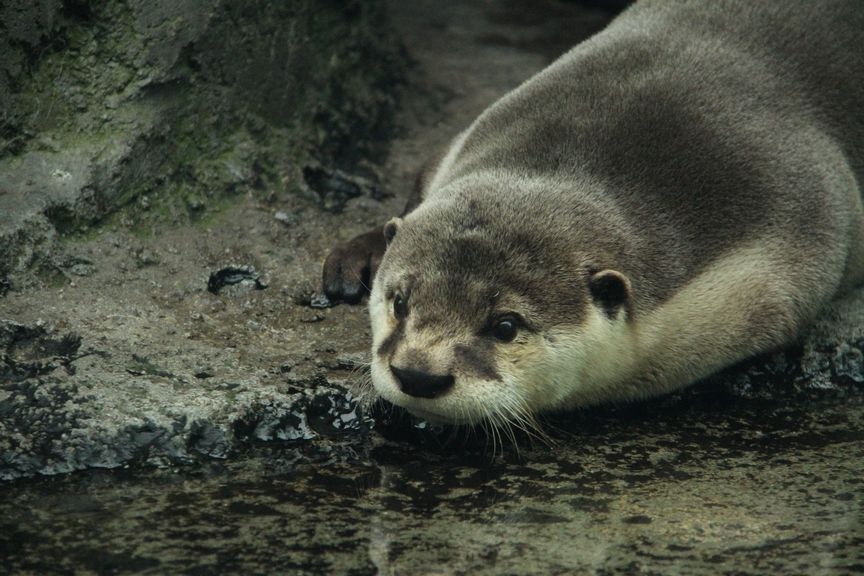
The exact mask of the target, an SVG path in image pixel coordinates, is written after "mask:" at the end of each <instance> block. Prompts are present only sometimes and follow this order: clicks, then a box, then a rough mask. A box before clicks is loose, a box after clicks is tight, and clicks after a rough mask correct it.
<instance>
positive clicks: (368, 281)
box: [322, 154, 441, 304]
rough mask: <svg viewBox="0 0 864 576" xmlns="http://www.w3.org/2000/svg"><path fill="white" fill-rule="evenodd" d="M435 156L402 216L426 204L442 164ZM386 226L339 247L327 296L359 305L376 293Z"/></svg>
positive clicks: (327, 276) (327, 274)
mask: <svg viewBox="0 0 864 576" xmlns="http://www.w3.org/2000/svg"><path fill="white" fill-rule="evenodd" d="M440 158H441V154H438V155H436V156H434V157H433V158H432V159H431V160H429V161H428V162H426V163H425V164H424V165H423V167H422V168H421V169H420V170H419V171H418V173H417V176H416V177H415V179H414V186H413V187H412V188H411V193H410V194H409V196H408V201H407V202H406V204H405V210H403V211H402V216H405V215H407V214H408V213H410V212H411V211H412V210H414V208H416V207H417V206H418V205H419V204H420V203H421V202H422V201H423V196H424V191H425V189H426V185H427V183H428V180H429V178H430V177H431V174H432V172H433V170H434V169H435V167H436V166H437V165H438V162H439V161H440ZM385 235H386V226H383V225H382V226H381V227H379V228H373V229H372V230H370V231H369V232H365V233H363V234H360V235H359V236H355V237H354V238H352V239H351V240H348V241H347V242H343V243H341V244H339V245H337V246H336V247H335V248H333V250H331V251H330V254H328V255H327V259H326V260H325V261H324V271H323V275H322V276H323V278H322V284H323V289H324V294H326V295H327V297H328V298H330V299H331V300H342V301H343V302H348V303H349V304H357V303H358V302H360V300H362V299H363V295H364V294H367V293H369V291H370V290H372V281H373V280H374V279H375V273H376V272H377V271H378V265H379V264H380V263H381V258H382V257H383V256H384V251H385V250H386V249H387V239H386V237H385Z"/></svg>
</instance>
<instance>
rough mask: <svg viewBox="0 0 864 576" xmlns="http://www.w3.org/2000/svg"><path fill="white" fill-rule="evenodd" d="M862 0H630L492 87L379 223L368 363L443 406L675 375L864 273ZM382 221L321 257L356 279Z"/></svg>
mask: <svg viewBox="0 0 864 576" xmlns="http://www.w3.org/2000/svg"><path fill="white" fill-rule="evenodd" d="M862 62H864V8H862V5H861V4H860V2H859V1H858V0H846V1H844V0H833V1H831V0H829V1H825V2H818V3H816V2H805V1H801V2H778V3H771V2H738V1H722V0H715V1H712V2H703V1H701V0H693V1H684V0H682V1H671V0H641V1H640V2H638V3H636V4H635V5H634V6H633V7H632V8H630V9H629V10H627V11H625V12H624V13H623V14H622V15H621V16H620V17H619V18H617V19H616V20H615V21H614V22H613V23H612V24H611V25H610V26H609V27H608V28H607V29H606V30H605V31H604V32H602V33H600V34H598V35H597V36H595V37H593V38H591V39H589V40H588V41H586V42H584V43H583V44H581V45H579V46H578V47H576V48H575V49H573V50H572V51H570V52H568V53H567V54H565V55H564V56H563V57H562V58H560V59H559V60H558V61H556V62H555V63H553V64H552V65H551V66H550V67H549V68H547V69H546V70H544V71H542V72H541V73H540V74H538V75H537V76H535V77H534V78H532V79H531V80H529V81H528V82H526V83H525V84H523V85H522V86H521V87H519V88H518V89H517V90H515V91H513V92H511V93H510V94H508V95H506V96H505V97H504V98H502V99H501V100H499V101H498V102H496V103H495V104H493V105H492V106H491V107H490V108H488V109H487V110H486V111H485V112H483V114H481V115H480V117H479V118H478V119H477V120H476V121H475V122H474V123H473V124H472V125H471V126H470V127H469V128H468V129H467V130H466V131H465V132H463V133H462V134H460V135H459V136H458V137H457V138H456V139H455V140H454V141H453V143H452V144H451V145H450V147H449V148H448V149H447V150H446V151H445V153H444V154H443V155H442V157H441V158H440V159H439V160H438V161H437V163H436V164H435V165H434V166H433V168H432V169H431V170H430V171H429V172H428V175H427V177H426V178H425V182H424V183H423V186H422V187H421V193H422V202H421V203H420V204H419V205H418V206H417V207H416V208H414V209H413V210H412V211H410V212H409V213H408V214H407V216H405V217H404V220H399V219H396V220H394V221H392V222H391V223H390V224H388V225H387V226H386V227H385V236H387V238H389V239H390V242H389V247H388V248H387V250H386V253H385V254H384V256H383V259H382V260H381V264H380V268H379V269H378V271H377V275H375V283H374V286H373V290H372V294H371V297H370V301H369V307H370V313H371V317H372V329H373V337H374V346H373V361H372V380H373V384H374V387H375V389H376V390H377V392H378V393H379V394H380V395H381V396H383V397H384V398H385V399H387V400H389V401H391V402H393V403H395V404H399V405H401V406H404V407H406V408H407V409H409V410H410V411H412V412H415V413H416V414H418V415H421V416H424V417H428V418H431V419H437V420H443V421H451V422H475V421H480V420H484V419H489V420H491V421H493V422H495V421H497V420H499V419H501V420H503V419H513V418H516V419H518V418H520V417H522V418H524V417H527V416H530V414H532V413H534V412H537V411H542V410H549V409H556V408H568V407H573V406H580V405H587V404H592V403H596V402H601V401H605V400H617V399H633V398H641V397H645V396H650V395H654V394H658V393H662V392H666V391H669V390H672V389H675V388H678V387H681V386H683V385H686V384H688V383H690V382H692V381H694V380H696V379H698V378H700V377H703V376H705V375H707V374H710V373H711V372H714V371H716V370H718V369H720V368H722V367H724V366H727V365H729V364H731V363H733V362H736V361H738V360H741V359H743V358H745V357H747V356H750V355H752V354H756V353H758V352H762V351H765V350H768V349H771V348H775V347H778V346H781V345H783V344H784V343H787V342H789V341H790V340H791V339H793V338H794V337H795V336H796V334H797V333H798V332H799V330H800V329H801V327H802V326H804V325H806V324H807V322H809V321H810V320H811V319H812V318H813V317H814V315H816V314H817V312H818V311H819V309H820V308H821V307H822V306H823V305H824V304H825V303H826V302H828V301H829V300H830V299H831V298H832V297H834V296H836V295H837V294H839V293H841V292H843V291H844V290H846V289H848V288H849V287H851V286H852V285H855V284H857V283H860V282H862V281H864V249H862V248H864V210H862V201H861V193H860V191H859V187H858V181H859V179H861V178H864V111H862V110H864V109H862V104H861V103H862V102H864V66H862V65H861V63H862ZM383 250H384V240H383V239H382V237H381V236H379V235H378V234H377V233H376V234H372V233H370V234H367V235H365V236H361V237H358V239H355V240H354V241H352V242H349V243H348V244H346V245H343V246H341V247H339V248H337V249H336V250H335V251H334V252H333V253H332V254H331V255H330V257H329V258H328V261H327V263H326V264H325V270H324V280H325V289H326V290H327V291H328V293H329V294H330V295H331V296H336V297H339V296H348V297H350V296H356V295H358V294H360V292H359V280H360V276H361V275H362V271H363V269H364V267H368V266H369V265H370V262H371V265H372V266H373V267H374V260H375V259H377V258H379V257H380V254H381V252H382V251H383Z"/></svg>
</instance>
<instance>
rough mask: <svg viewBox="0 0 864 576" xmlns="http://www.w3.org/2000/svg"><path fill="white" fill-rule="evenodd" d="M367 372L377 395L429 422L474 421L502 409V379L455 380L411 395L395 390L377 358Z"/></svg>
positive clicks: (385, 369)
mask: <svg viewBox="0 0 864 576" xmlns="http://www.w3.org/2000/svg"><path fill="white" fill-rule="evenodd" d="M371 375H372V385H373V386H374V388H375V392H376V393H377V394H378V395H379V396H380V397H381V398H383V399H384V400H386V401H387V402H390V403H391V404H394V405H396V406H399V407H401V408H404V409H405V410H407V411H408V412H411V413H412V414H414V415H415V416H417V417H419V418H422V419H423V420H426V421H428V422H431V423H433V424H452V425H460V424H469V425H470V424H477V423H480V422H482V421H484V420H488V419H490V418H494V416H495V415H496V414H497V413H501V412H503V409H502V408H501V402H503V401H504V400H505V396H506V395H505V394H502V393H501V392H503V391H504V390H506V389H507V385H506V384H505V383H502V382H485V381H474V382H465V381H458V380H457V382H456V386H455V388H454V390H452V391H451V392H450V393H449V394H447V395H445V396H442V397H441V398H434V399H428V398H415V397H413V396H409V395H407V394H405V393H403V392H402V391H401V390H399V387H398V385H397V384H396V381H395V379H394V378H393V375H392V374H391V373H390V369H389V368H387V366H385V365H384V363H383V362H381V361H380V360H378V359H377V358H376V359H374V360H373V361H372V366H371ZM493 387H497V388H498V391H496V390H494V389H493ZM511 389H512V388H511Z"/></svg>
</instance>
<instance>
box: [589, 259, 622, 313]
mask: <svg viewBox="0 0 864 576" xmlns="http://www.w3.org/2000/svg"><path fill="white" fill-rule="evenodd" d="M588 287H589V289H590V290H591V298H592V299H593V300H594V302H595V303H596V304H597V305H598V306H600V307H601V308H603V311H604V312H606V315H607V316H609V317H610V318H614V317H615V316H616V315H617V314H618V311H619V310H621V309H624V310H629V308H630V280H629V279H628V278H627V277H626V276H624V275H623V274H621V273H620V272H617V271H615V270H601V271H599V272H595V273H593V274H592V275H591V280H590V281H589V283H588Z"/></svg>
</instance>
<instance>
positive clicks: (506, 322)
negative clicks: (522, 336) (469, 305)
mask: <svg viewBox="0 0 864 576" xmlns="http://www.w3.org/2000/svg"><path fill="white" fill-rule="evenodd" d="M490 332H491V334H492V336H494V337H495V339H496V340H500V341H501V342H512V341H513V339H514V338H516V334H517V333H518V332H519V326H518V325H517V323H516V320H515V319H514V318H501V319H499V320H497V321H496V322H495V324H493V325H492V330H491V331H490Z"/></svg>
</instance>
